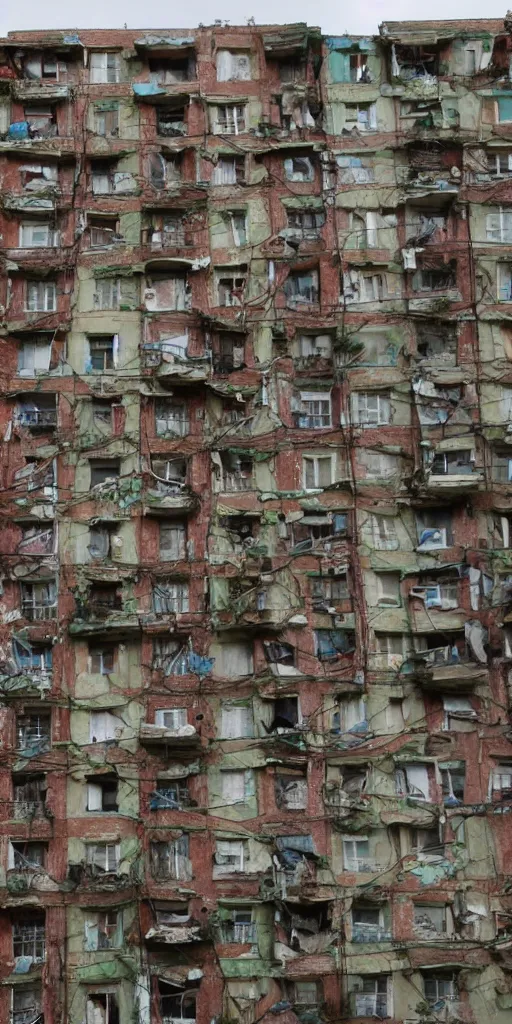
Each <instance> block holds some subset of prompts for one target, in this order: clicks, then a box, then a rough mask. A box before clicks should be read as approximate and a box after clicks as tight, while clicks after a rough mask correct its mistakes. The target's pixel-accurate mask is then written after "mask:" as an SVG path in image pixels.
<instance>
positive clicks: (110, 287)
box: [94, 277, 121, 309]
mask: <svg viewBox="0 0 512 1024" xmlns="http://www.w3.org/2000/svg"><path fill="white" fill-rule="evenodd" d="M120 291H121V289H120V282H119V279H118V278H116V277H104V278H98V279H97V280H96V282H95V285H94V308H95V309H119V299H120Z"/></svg>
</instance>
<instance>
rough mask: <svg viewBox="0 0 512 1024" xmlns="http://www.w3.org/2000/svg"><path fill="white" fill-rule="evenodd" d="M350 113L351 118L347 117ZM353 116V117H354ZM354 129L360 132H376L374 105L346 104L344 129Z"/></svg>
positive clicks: (375, 109) (375, 105)
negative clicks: (350, 127)
mask: <svg viewBox="0 0 512 1024" xmlns="http://www.w3.org/2000/svg"><path fill="white" fill-rule="evenodd" d="M349 112H350V115H351V116H348V114H349ZM354 114H355V116H354ZM349 126H352V127H355V128H357V130H358V131H360V132H376V131H377V104H376V103H346V104H345V127H346V128H347V127H349Z"/></svg>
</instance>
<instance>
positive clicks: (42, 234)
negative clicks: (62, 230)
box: [19, 221, 59, 249]
mask: <svg viewBox="0 0 512 1024" xmlns="http://www.w3.org/2000/svg"><path fill="white" fill-rule="evenodd" d="M58 244H59V232H58V231H56V230H55V228H53V227H52V226H51V224H45V223H44V222H43V221H21V223H20V237H19V245H20V249H50V248H54V247H55V246H57V245H58Z"/></svg>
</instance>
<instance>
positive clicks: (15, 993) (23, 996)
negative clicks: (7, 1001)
mask: <svg viewBox="0 0 512 1024" xmlns="http://www.w3.org/2000/svg"><path fill="white" fill-rule="evenodd" d="M11 993H12V1002H11V1005H12V1014H11V1024H43V1018H42V1014H41V988H40V985H30V986H26V985H23V986H21V985H13V986H12V988H11Z"/></svg>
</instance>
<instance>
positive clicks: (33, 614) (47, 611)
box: [21, 580, 57, 622]
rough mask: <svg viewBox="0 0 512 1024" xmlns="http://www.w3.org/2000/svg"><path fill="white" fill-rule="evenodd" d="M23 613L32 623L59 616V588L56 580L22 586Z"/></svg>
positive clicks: (23, 584)
mask: <svg viewBox="0 0 512 1024" xmlns="http://www.w3.org/2000/svg"><path fill="white" fill-rule="evenodd" d="M21 611H22V615H23V616H24V618H26V619H29V620H30V621H31V622H39V621H40V620H42V619H54V618H55V616H56V615H57V586H56V583H55V580H48V581H47V582H46V583H22V584H21Z"/></svg>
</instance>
